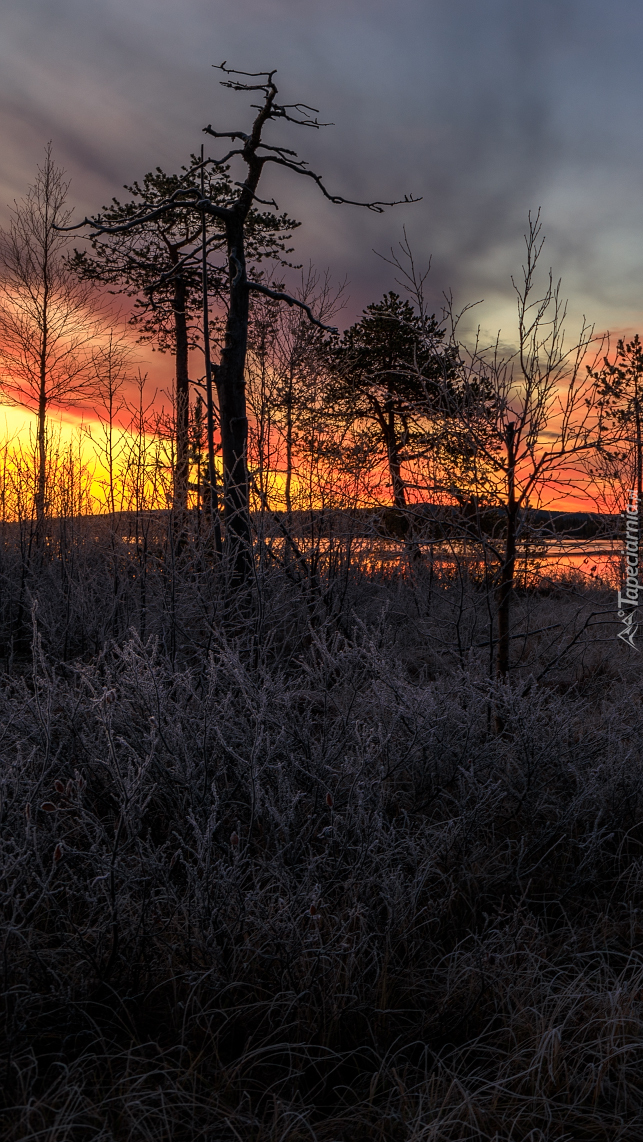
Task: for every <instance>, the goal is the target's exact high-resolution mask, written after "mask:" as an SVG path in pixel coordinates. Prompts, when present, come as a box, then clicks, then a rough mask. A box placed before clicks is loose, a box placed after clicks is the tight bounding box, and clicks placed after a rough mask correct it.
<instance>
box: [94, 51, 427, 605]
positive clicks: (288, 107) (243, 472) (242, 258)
mask: <svg viewBox="0 0 643 1142" xmlns="http://www.w3.org/2000/svg"><path fill="white" fill-rule="evenodd" d="M218 70H220V71H222V72H223V73H224V75H225V76H226V77H227V78H225V79H223V80H221V83H222V86H224V87H228V88H231V89H232V90H233V91H239V92H250V93H254V92H257V93H258V96H259V98H260V100H261V102H260V103H259V104H257V105H253V106H255V107H256V111H257V114H256V115H255V118H254V121H253V123H252V125H251V127H250V129H249V131H247V132H246V131H239V130H238V131H218V130H215V129H214V128H213V127H212V126H211V125H208V126H207V127H204V132H205V133H206V134H207V135H210V136H211V137H212V138H215V139H228V140H230V142H231V143H232V146H231V147H230V149H229V150H228V151H227V152H226V154H224V155H222V156H221V158H216V159H212V158H208V159H205V160H204V162H205V165H206V167H208V166H209V167H214V168H225V169H227V167H228V164H230V163H231V162H232V161H233V160H241V162H242V163H243V164H244V165H245V168H246V169H245V177H244V178H243V179H242V180H240V181H237V182H235V183H233V184H232V186H231V193H230V197H229V199H228V200H227V201H226V202H221V201H213V200H212V199H211V198H209V197H208V196H207V194H206V195H205V196H202V194H201V192H200V190H199V188H198V187H197V186H194V185H188V184H189V182H192V183H193V182H194V175H195V173H196V171H197V170H198V169H199V164H195V166H194V167H192V168H191V169H190V171H189V172H188V176H189V177H188V176H186V179H185V180H184V185H183V186H181V187H179V188H177V189H176V190H174V191H173V193H172V194H170V195H169V196H168V198H167V199H166V200H165V201H164V202H160V203H154V204H152V203H147V202H144V203H142V204H141V207H140V209H139V211H138V213H136V214H135V215H134V216H132V217H131V218H129V219H128V220H127V221H124V222H122V223H121V224H119V225H110V223H109V221H108V220H107V219H105V218H104V217H103V216H101V215H98V216H97V217H95V218H86V219H85V221H84V222H83V223H81V224H80V225H81V226H83V225H84V226H91V227H92V235H93V236H97V235H100V234H119V233H121V234H122V233H126V232H127V231H131V230H134V229H135V228H136V227H140V226H141V225H146V224H149V223H150V222H152V221H154V220H156V219H161V218H163V217H164V216H166V215H167V214H170V213H171V212H172V211H175V210H176V209H177V206H179V205H180V206H181V207H182V208H184V209H186V210H191V211H194V212H195V215H197V216H198V215H203V214H205V215H207V216H208V217H209V218H213V219H217V220H218V221H219V223H220V224H221V225H222V227H223V230H224V232H225V247H226V259H227V314H226V321H225V336H224V345H223V348H222V351H221V357H220V361H219V363H218V365H216V366H214V375H215V383H216V388H217V395H218V400H219V418H220V429H221V448H222V454H223V484H224V488H223V495H224V520H225V530H226V536H225V547H226V549H227V556H228V560H229V566H230V568H231V574H232V580H233V583H234V584H235V585H241V584H243V583H247V582H248V580H249V578H250V574H251V569H252V543H251V522H250V511H249V484H248V470H247V461H246V452H247V439H248V419H247V410H246V393H245V364H246V352H247V345H248V320H249V310H250V295H251V293H260V294H264V295H266V296H267V297H271V298H274V299H275V300H277V301H283V302H285V303H286V304H287V305H291V306H293V305H294V306H298V307H299V308H300V309H303V310H304V311H305V312H306V313H307V315H308V317H309V319H310V320H311V321H312V322H313V324H315V325H320V326H321V327H322V328H327V327H326V326H323V325H322V323H321V322H318V321H317V319H316V318H315V317H314V315H313V313H312V310H311V309H310V307H309V306H308V305H307V304H306V303H305V302H303V301H301V300H299V299H298V298H296V297H293V296H291V295H290V294H288V293H285V292H284V291H283V290H281V289H275V288H271V286H269V285H267V284H266V283H264V282H259V281H254V280H251V279H250V278H249V277H248V272H247V248H248V242H249V240H250V238H251V234H250V233H249V220H250V218H251V216H252V210H253V208H254V207H255V204H257V203H259V204H261V205H263V206H268V207H270V208H272V209H275V210H276V209H277V204H276V203H275V202H274V200H271V201H266V200H263V199H261V198H259V196H258V193H257V192H258V188H259V183H260V181H261V177H262V175H263V172H264V170H265V168H266V166H267V165H268V164H274V165H277V166H280V167H285V168H286V169H287V170H290V171H292V172H293V173H294V174H298V175H302V176H304V177H306V178H310V179H312V180H313V181H314V182H315V183H316V184H317V186H318V187H319V190H320V191H321V193H322V194H323V195H324V196H325V197H326V198H327V199H329V201H330V202H333V203H337V204H346V205H352V206H361V207H364V208H366V209H367V210H372V211H375V212H377V213H381V212H382V211H383V209H384V207H385V206H393V205H397V204H398V203H397V202H356V201H355V200H353V199H348V198H343V197H342V196H341V195H336V194H331V193H330V191H329V190H328V189H327V188H326V186H325V184H324V182H323V180H322V177H321V175H319V174H316V173H315V172H314V171H312V170H310V169H309V168H308V164H307V163H306V161H305V160H303V159H300V158H299V157H298V155H297V153H296V152H295V151H293V150H290V149H289V148H286V147H282V146H276V145H274V144H271V143H267V142H264V140H263V133H264V129H265V128H266V126H267V125H268V124H269V123H270V122H272V121H274V120H285V121H286V122H288V123H293V124H295V125H297V126H303V127H313V128H319V127H321V126H324V125H325V124H322V123H319V122H318V120H317V118H316V117H315V116H316V115H317V114H318V112H317V111H316V109H315V108H313V107H308V106H307V105H306V104H303V103H295V104H286V103H278V102H277V95H278V89H277V86H276V84H275V81H274V76H275V74H276V72H275V71H274V70H273V71H268V72H256V73H255V72H243V71H238V70H236V69H233V68H228V67H227V66H226V63H225V61H224V63H222V64H220V65H218ZM254 81H256V82H254ZM412 201H416V200H415V199H413V198H412V197H409V196H405V198H404V199H400V200H398V202H412ZM333 332H334V330H333Z"/></svg>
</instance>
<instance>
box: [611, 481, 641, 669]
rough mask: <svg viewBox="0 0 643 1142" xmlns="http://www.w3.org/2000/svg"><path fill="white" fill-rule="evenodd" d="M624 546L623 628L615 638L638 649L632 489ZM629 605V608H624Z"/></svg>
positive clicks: (636, 543)
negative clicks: (636, 638)
mask: <svg viewBox="0 0 643 1142" xmlns="http://www.w3.org/2000/svg"><path fill="white" fill-rule="evenodd" d="M623 514H624V515H625V547H624V550H623V554H624V556H625V583H624V585H623V587H622V589H621V590H620V591H619V592H618V617H619V619H621V620H622V623H623V629H622V630H620V631H619V632H618V634H617V636H616V637H617V638H620V639H622V640H623V642H626V643H627V644H628V646H631V647H632V649H633V650H638V647H637V646H635V645H634V635H635V634H636V632H637V630H638V629H639V626H638V623H637V622H634V619H635V616H636V611H637V607H638V605H639V591H640V590H641V587H640V585H639V496H638V492H636V491H634V489H632V490H631V491H630V494H629V496H628V501H627V507H626V509H625V512H624V513H623ZM626 607H630V608H631V609H630V610H626V609H625V608H626Z"/></svg>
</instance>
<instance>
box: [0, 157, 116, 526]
mask: <svg viewBox="0 0 643 1142" xmlns="http://www.w3.org/2000/svg"><path fill="white" fill-rule="evenodd" d="M68 191H69V182H68V180H66V179H65V174H64V171H63V170H62V169H61V168H60V167H57V166H56V165H55V163H54V160H53V157H52V150H51V146H48V147H47V151H46V156H45V161H44V163H43V164H42V166H39V167H38V171H37V175H36V179H35V182H34V184H33V186H31V187H30V188H29V190H28V191H27V193H26V195H25V197H24V198H23V199H21V200H20V202H15V203H14V207H13V211H12V217H11V221H10V224H9V228H8V229H7V230H3V231H2V232H0V368H1V370H2V373H1V376H0V392H1V394H2V397H3V399H4V400H5V401H6V402H8V403H10V404H13V405H18V406H20V407H22V408H26V409H29V411H30V412H33V413H35V414H36V450H37V472H36V493H35V509H36V518H37V520H38V522H39V523H42V520H43V519H44V516H45V514H46V511H47V420H48V416H49V413H50V411H51V408H52V406H55V407H69V406H70V405H74V404H78V403H82V402H85V401H87V400H89V398H90V397H91V393H92V390H93V376H92V354H91V346H92V343H93V342H94V339H95V338H96V337H97V335H98V334H99V333H100V332H101V331H102V323H101V321H100V315H99V314H97V310H96V305H95V303H94V300H93V298H92V289H91V286H90V285H89V284H88V283H82V282H79V281H78V278H77V277H76V276H75V275H74V274H73V273H71V272H70V270H69V269H68V266H67V263H66V260H65V251H66V247H67V244H68V236H67V235H66V234H64V233H61V230H60V228H61V227H65V226H67V225H68V224H69V220H70V217H71V210H70V209H69V208H68V207H67V194H68Z"/></svg>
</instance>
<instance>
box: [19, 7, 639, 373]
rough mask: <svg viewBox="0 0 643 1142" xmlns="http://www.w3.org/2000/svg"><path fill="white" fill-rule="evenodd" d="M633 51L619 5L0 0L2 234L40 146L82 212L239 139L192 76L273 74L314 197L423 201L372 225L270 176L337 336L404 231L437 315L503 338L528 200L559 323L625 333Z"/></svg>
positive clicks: (635, 255) (632, 25)
mask: <svg viewBox="0 0 643 1142" xmlns="http://www.w3.org/2000/svg"><path fill="white" fill-rule="evenodd" d="M642 38H643V6H642V5H641V4H640V3H637V2H636V0H612V2H611V3H609V4H608V3H607V2H606V0H396V3H395V4H391V3H384V2H383V0H326V2H325V3H321V2H318V0H235V2H234V3H231V2H224V0H181V2H180V3H177V2H176V0H173V2H172V3H170V2H169V0H91V2H90V3H88V2H87V0H28V2H27V3H25V0H4V3H3V5H2V15H1V16H0V53H1V65H2V66H1V68H0V90H1V95H2V98H1V104H2V113H1V118H0V133H1V140H2V149H1V153H2V156H3V161H2V164H1V168H0V178H1V182H2V186H1V190H0V205H1V207H2V212H3V218H2V221H4V222H6V219H7V217H8V214H7V209H6V207H5V204H6V203H8V202H9V201H11V199H13V198H14V196H16V197H19V196H20V195H21V194H22V193H23V192H24V190H25V188H26V186H27V185H28V183H29V182H30V181H31V180H32V179H33V174H34V170H35V166H36V163H37V162H38V161H39V160H40V159H41V158H42V155H43V148H44V146H45V144H46V143H47V141H48V140H50V139H51V140H52V142H53V147H54V155H55V157H56V159H57V161H58V162H59V163H61V164H62V165H63V166H64V167H65V168H66V169H67V171H68V173H69V175H70V176H71V178H72V191H71V199H72V201H73V203H75V204H76V205H77V207H78V212H79V217H80V216H82V215H83V214H84V213H85V212H92V211H95V210H97V209H98V208H100V206H101V205H102V204H103V203H105V202H107V201H109V199H110V197H111V196H112V195H113V194H118V193H119V191H120V188H121V185H122V184H123V183H124V182H126V181H129V180H133V179H135V178H139V177H140V176H142V175H143V174H144V173H145V172H146V171H147V170H149V169H151V168H152V167H154V166H155V165H156V164H160V165H161V166H163V167H164V168H165V169H167V170H175V169H177V168H178V167H179V166H180V165H181V163H182V162H184V161H185V160H186V159H187V157H188V155H189V153H190V151H193V150H197V149H198V148H199V147H200V145H201V141H202V139H203V138H204V136H203V135H202V134H201V128H202V127H203V126H204V125H205V124H207V123H209V122H212V124H213V125H214V126H218V127H219V128H224V129H225V128H230V127H235V126H239V127H245V126H246V125H247V123H248V121H249V109H248V102H249V101H248V99H247V98H246V97H244V96H240V95H234V94H233V93H231V92H228V91H225V90H224V89H223V88H221V87H220V86H219V84H218V79H219V76H218V74H217V72H215V71H213V70H212V67H211V64H212V63H218V62H221V61H222V60H224V59H226V60H227V61H228V62H229V64H231V65H234V66H238V67H240V68H245V69H247V70H258V69H260V68H267V67H276V68H278V76H277V80H278V83H279V86H280V94H281V96H282V97H283V99H284V101H286V102H295V101H298V100H301V101H303V102H306V103H310V104H313V105H314V106H315V107H318V108H319V109H320V112H321V115H320V118H321V119H323V120H329V121H332V122H333V123H334V124H335V126H332V127H328V128H326V129H325V130H323V131H319V132H315V131H307V130H302V129H297V128H294V127H292V128H290V129H289V130H288V131H287V132H284V131H283V130H280V131H279V132H277V130H276V129H275V131H274V137H275V138H276V137H277V134H279V135H280V136H281V137H282V138H284V140H285V139H286V138H287V139H288V140H289V142H288V145H290V146H293V147H296V148H298V149H299V152H300V154H301V155H302V156H304V157H306V158H308V159H309V160H310V162H311V165H312V166H313V168H314V169H316V170H317V171H319V172H321V173H322V174H323V175H324V177H325V180H326V183H327V185H328V186H329V187H330V188H331V189H332V190H335V191H337V192H338V193H341V194H343V195H346V196H348V197H353V196H354V197H357V198H362V197H363V198H384V199H386V198H389V197H397V196H399V195H404V194H405V193H412V194H414V195H417V196H422V202H421V203H419V204H417V205H414V206H404V207H398V208H396V209H392V210H389V211H387V212H386V213H385V214H384V215H382V216H377V215H374V214H370V213H368V212H366V211H359V210H357V209H355V208H352V207H348V206H341V207H340V206H332V205H331V204H329V203H327V202H326V201H324V200H323V199H322V197H321V196H320V195H319V194H318V192H317V191H316V189H315V187H314V186H313V185H312V184H311V183H309V182H308V181H307V180H304V179H297V178H296V177H294V176H289V175H286V176H285V177H284V176H281V175H279V174H278V173H277V174H274V175H272V174H271V176H270V177H271V180H272V181H271V182H270V185H269V186H267V187H266V190H268V191H269V196H270V195H272V194H275V196H276V198H277V202H278V203H279V206H280V208H281V209H284V210H288V212H289V213H291V214H293V215H294V216H295V217H297V218H299V219H300V220H301V221H302V223H303V225H302V227H301V229H300V230H299V231H298V233H297V257H298V260H300V261H302V262H305V263H307V262H308V261H309V260H310V261H312V262H313V263H314V264H316V265H317V266H318V267H319V268H321V269H326V268H328V269H329V270H330V272H331V274H332V276H333V277H334V278H335V279H336V280H339V279H343V278H344V277H346V278H347V279H348V282H349V292H350V304H349V307H348V309H347V311H346V315H345V320H346V322H347V323H348V321H349V320H353V319H354V317H355V315H356V314H357V313H359V311H360V310H361V307H362V306H363V305H364V304H366V303H368V302H369V301H373V300H376V299H378V297H379V296H380V295H381V294H382V292H383V291H384V290H385V289H388V288H390V287H391V285H392V284H393V282H392V279H391V273H390V271H389V269H388V267H387V266H386V265H385V264H384V263H383V262H382V261H381V260H380V259H378V257H377V256H376V254H375V253H374V252H373V250H374V249H375V250H378V251H380V252H383V253H386V252H387V250H388V248H389V247H390V246H391V245H392V244H395V243H396V242H398V241H399V239H400V238H401V236H402V228H403V226H406V228H407V233H408V235H409V238H410V240H411V243H412V246H413V249H414V251H415V253H416V255H417V258H418V260H419V261H420V262H426V261H427V260H428V259H429V257H430V256H432V258H433V262H432V271H431V278H430V282H431V285H430V288H431V291H432V293H433V295H434V297H435V301H436V307H439V304H440V298H441V294H442V291H443V290H448V289H452V290H453V292H454V295H455V300H456V304H457V305H463V304H465V303H467V302H471V301H477V300H478V299H484V304H483V305H482V306H480V307H479V308H478V309H477V310H476V311H475V320H476V321H479V322H480V323H481V324H482V327H483V329H484V330H485V331H486V332H488V333H489V334H492V333H495V331H496V330H497V329H498V328H499V327H502V330H503V337H504V339H505V340H506V341H507V342H511V339H512V318H513V308H514V307H513V302H512V297H511V282H510V275H511V274H512V272H514V273H515V272H516V271H518V272H519V269H520V261H521V255H522V250H521V241H522V238H521V236H522V233H523V231H524V227H525V221H526V216H527V212H528V211H529V210H530V209H531V210H536V209H538V208H539V207H540V208H541V209H542V217H543V222H544V229H545V232H546V235H547V263H548V264H549V263H551V264H552V265H553V267H554V272H555V274H556V275H562V277H563V287H564V291H565V293H566V294H567V295H568V296H569V298H570V323H569V324H570V329H572V328H573V327H574V326H575V324H576V323H577V322H578V320H579V319H580V316H581V315H582V314H585V315H586V316H587V318H588V320H589V321H590V322H595V323H596V325H597V327H598V328H600V329H605V328H610V329H612V330H615V331H617V332H622V331H624V330H633V329H636V328H640V326H641V324H642V318H643V149H642V148H641V145H640V137H641V133H642V131H643V127H642V124H643V72H642V70H641V63H640V45H641V41H642ZM212 153H214V152H212ZM169 364H170V363H169V361H168V362H167V363H166V364H165V365H164V367H163V368H160V369H158V370H157V372H156V373H155V374H154V380H155V382H156V381H158V382H159V383H160V384H163V383H166V381H165V378H166V377H167V371H168V365H169ZM151 368H152V369H153V370H154V369H155V368H156V364H155V363H152V366H151Z"/></svg>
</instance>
